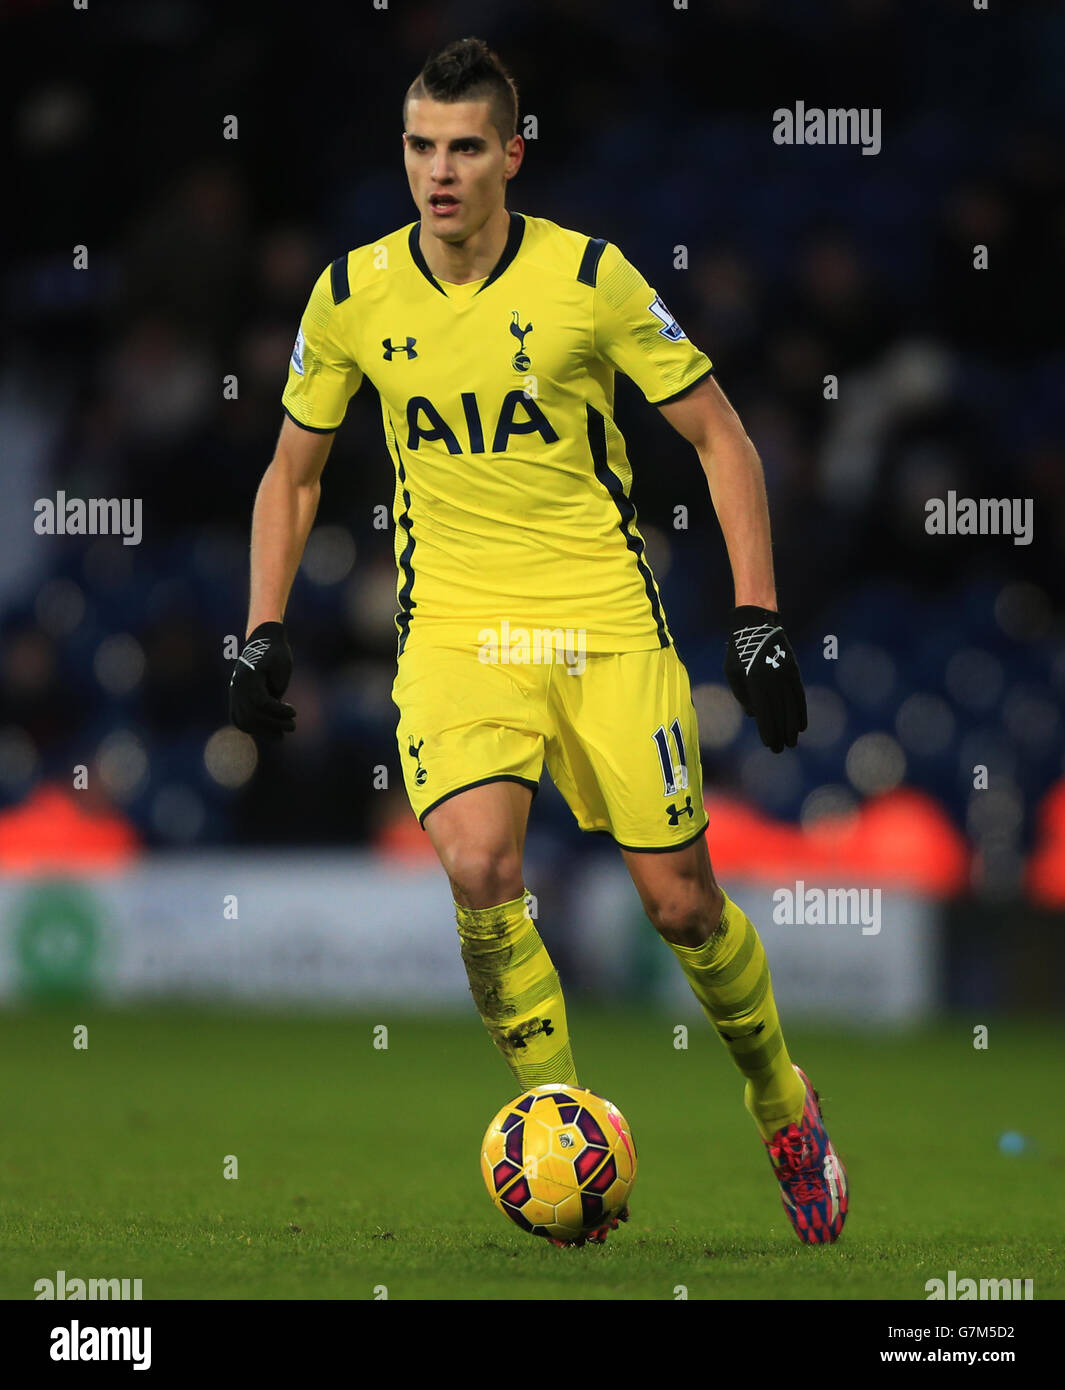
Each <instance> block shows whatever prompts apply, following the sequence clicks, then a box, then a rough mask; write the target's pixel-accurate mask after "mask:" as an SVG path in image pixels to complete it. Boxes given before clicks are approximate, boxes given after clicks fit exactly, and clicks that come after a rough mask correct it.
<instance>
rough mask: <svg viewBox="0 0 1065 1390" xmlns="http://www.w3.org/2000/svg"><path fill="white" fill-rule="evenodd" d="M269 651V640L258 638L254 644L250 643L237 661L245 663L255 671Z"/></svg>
mask: <svg viewBox="0 0 1065 1390" xmlns="http://www.w3.org/2000/svg"><path fill="white" fill-rule="evenodd" d="M269 650H270V643H269V640H268V639H267V638H265V637H258V638H256V639H255V641H254V642H249V643H248V645H247V646H246V647H245V648H244V650H243V651H242V652H241V654H240V656H238V657H237V660H238V661H243V663H244V665H245V666H250V667H251V669H252V670H253V671H254V670H255V668H256V666H257V665H258V664H259V658H260V657H261V656H264V655H265V654H266V653H267V652H268V651H269Z"/></svg>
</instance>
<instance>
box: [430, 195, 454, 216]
mask: <svg viewBox="0 0 1065 1390" xmlns="http://www.w3.org/2000/svg"><path fill="white" fill-rule="evenodd" d="M429 206H430V207H431V208H432V210H433V212H435V213H436V215H437V217H452V216H453V215H454V214H455V213H456V212H457V211H458V207H459V200H458V199H457V198H456V197H455V195H454V193H430V194H429Z"/></svg>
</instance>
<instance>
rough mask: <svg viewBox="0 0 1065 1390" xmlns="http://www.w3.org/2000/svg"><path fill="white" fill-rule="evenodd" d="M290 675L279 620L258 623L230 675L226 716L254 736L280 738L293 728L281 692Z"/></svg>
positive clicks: (293, 716) (289, 658) (288, 652)
mask: <svg viewBox="0 0 1065 1390" xmlns="http://www.w3.org/2000/svg"><path fill="white" fill-rule="evenodd" d="M291 677H292V651H291V648H290V647H289V645H288V642H287V640H286V639H285V629H284V626H283V625H282V624H281V623H260V624H259V626H258V627H257V628H256V629H255V631H254V632H251V633H249V634H248V640H247V642H246V643H245V646H244V650H243V651H242V652H241V654H240V656H238V657H237V659H236V661H235V662H234V664H233V674H232V675H231V676H230V678H229V717H230V719H231V720H232V721H233V723H234V724H235V725H236V726H237V728H238V729H243V730H244V732H245V733H246V734H253V735H254V736H255V737H256V738H265V739H273V740H275V741H277V740H280V738H281V737H282V735H283V734H290V733H292V732H293V730H294V729H295V727H296V723H295V720H296V711H295V710H294V709H293V708H292V706H291V705H289V704H286V703H285V702H284V701H283V700H282V699H281V696H282V695H284V693H285V690H286V689H287V687H288V683H289V680H290V679H291Z"/></svg>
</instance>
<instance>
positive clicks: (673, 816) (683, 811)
mask: <svg viewBox="0 0 1065 1390" xmlns="http://www.w3.org/2000/svg"><path fill="white" fill-rule="evenodd" d="M666 811H667V813H668V815H669V823H670V825H679V824H680V818H681V816H687V817H688V819H689V820H691V819H692V818H693V816H694V815H695V811H694V809H693V808H692V799H691V797H690V796H686V797H685V798H684V805H683V806H681V807H678V806H677V804H676V802H674V803H672V804H671V805H669V806H667V807H666Z"/></svg>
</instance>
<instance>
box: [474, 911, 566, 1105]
mask: <svg viewBox="0 0 1065 1390" xmlns="http://www.w3.org/2000/svg"><path fill="white" fill-rule="evenodd" d="M527 902H528V894H527V893H526V894H523V895H522V896H521V897H520V898H515V899H514V901H513V902H510V903H502V904H501V905H500V906H499V907H478V908H474V907H460V906H459V904H458V903H456V904H455V913H456V918H457V921H458V928H459V938H460V940H461V943H462V959H463V961H464V962H465V965H466V975H467V977H468V979H469V982H470V989H471V991H472V993H473V998H474V1001H475V1003H476V1004H477V1008H478V1011H479V1012H480V1015H481V1018H482V1019H483V1020H484V1025H485V1027H486V1028H487V1029H488V1031H489V1033H491V1035H492V1039H493V1041H494V1042H495V1045H496V1047H498V1048H499V1050H500V1052H501V1053H502V1054H503V1056H504V1058H505V1059H506V1063H507V1066H508V1067H509V1068H510V1070H511V1071H512V1072H513V1073H514V1076H515V1078H516V1080H517V1082H518V1085H519V1086H520V1087H521V1089H522V1090H523V1091H525V1090H528V1089H529V1087H531V1086H542V1085H546V1084H548V1083H554V1084H555V1085H570V1086H576V1085H577V1084H578V1082H577V1073H576V1071H575V1070H574V1066H573V1055H572V1053H571V1051H570V1041H569V1029H568V1028H567V1027H566V1006H565V1004H564V1003H563V999H562V986H561V984H560V983H559V978H558V971H557V970H556V969H555V967H554V966H553V965H552V963H551V957H550V956H549V955H548V954H547V950H546V948H545V946H544V943H543V942H542V941H541V940H540V934H539V933H538V932H537V930H536V925H535V923H534V922H533V920H532V918H531V917H529V915H528V911H527V907H526V904H527Z"/></svg>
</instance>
